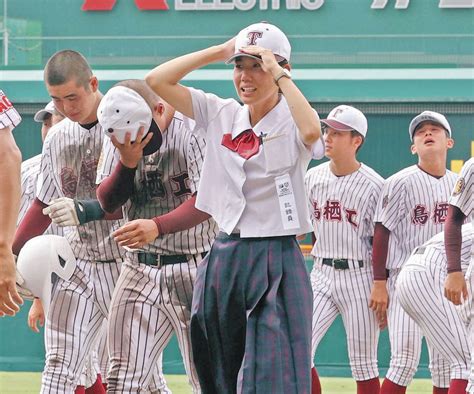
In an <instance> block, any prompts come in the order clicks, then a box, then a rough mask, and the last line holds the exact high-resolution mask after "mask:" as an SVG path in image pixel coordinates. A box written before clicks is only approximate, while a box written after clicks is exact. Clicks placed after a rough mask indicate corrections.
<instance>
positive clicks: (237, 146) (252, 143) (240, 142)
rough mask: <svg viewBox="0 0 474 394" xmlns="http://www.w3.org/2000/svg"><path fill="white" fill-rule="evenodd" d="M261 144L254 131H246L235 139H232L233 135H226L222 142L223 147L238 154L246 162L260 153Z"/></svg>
mask: <svg viewBox="0 0 474 394" xmlns="http://www.w3.org/2000/svg"><path fill="white" fill-rule="evenodd" d="M260 144H261V140H260V138H259V137H257V136H256V135H255V133H254V132H253V131H252V129H248V130H245V131H244V132H242V133H240V134H239V135H238V136H237V137H235V138H234V139H232V134H231V133H228V134H224V136H223V137H222V141H221V145H223V146H225V147H226V148H229V149H230V150H231V151H233V152H237V153H238V154H239V155H240V156H242V157H243V158H244V159H245V160H247V159H250V158H251V157H252V156H253V155H256V154H257V153H258V150H259V147H260Z"/></svg>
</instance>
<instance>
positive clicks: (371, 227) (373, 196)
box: [366, 181, 384, 236]
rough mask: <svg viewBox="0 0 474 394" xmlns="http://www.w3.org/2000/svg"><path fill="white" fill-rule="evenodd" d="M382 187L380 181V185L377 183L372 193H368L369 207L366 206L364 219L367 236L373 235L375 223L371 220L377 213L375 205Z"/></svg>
mask: <svg viewBox="0 0 474 394" xmlns="http://www.w3.org/2000/svg"><path fill="white" fill-rule="evenodd" d="M383 185H384V183H383V181H381V182H380V183H377V184H376V185H374V186H373V191H372V193H370V201H369V205H368V206H367V213H366V217H367V218H368V219H367V223H366V224H367V229H368V231H369V234H371V236H373V235H374V228H375V221H374V220H373V218H374V217H375V214H376V211H377V205H378V203H379V200H380V198H379V197H380V195H381V194H382V190H383Z"/></svg>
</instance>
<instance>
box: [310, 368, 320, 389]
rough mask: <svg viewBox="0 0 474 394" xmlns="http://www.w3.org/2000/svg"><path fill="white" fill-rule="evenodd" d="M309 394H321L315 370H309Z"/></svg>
mask: <svg viewBox="0 0 474 394" xmlns="http://www.w3.org/2000/svg"><path fill="white" fill-rule="evenodd" d="M311 394H321V382H320V381H319V376H318V372H317V371H316V368H315V367H313V368H311Z"/></svg>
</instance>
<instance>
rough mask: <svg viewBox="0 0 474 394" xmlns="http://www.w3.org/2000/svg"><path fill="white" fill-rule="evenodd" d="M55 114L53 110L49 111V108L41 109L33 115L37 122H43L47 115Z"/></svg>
mask: <svg viewBox="0 0 474 394" xmlns="http://www.w3.org/2000/svg"><path fill="white" fill-rule="evenodd" d="M48 115H49V116H53V111H48V110H47V109H44V108H43V109H40V110H39V111H38V112H37V113H36V114H35V116H34V117H33V119H34V121H35V122H38V123H41V122H43V121H44V120H45V119H46V118H47V117H48Z"/></svg>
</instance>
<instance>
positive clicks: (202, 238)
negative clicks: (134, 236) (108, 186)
mask: <svg viewBox="0 0 474 394" xmlns="http://www.w3.org/2000/svg"><path fill="white" fill-rule="evenodd" d="M204 153H205V142H204V140H203V139H202V138H201V137H200V136H199V135H198V134H193V133H191V132H190V131H189V128H188V127H186V125H185V119H184V118H183V115H181V114H179V113H175V115H174V118H173V120H172V121H171V123H170V125H169V126H168V128H167V129H166V130H165V131H164V132H163V143H162V145H161V147H160V149H159V150H158V151H157V152H156V153H153V154H151V155H148V156H145V157H143V159H142V160H141V161H140V163H139V164H138V169H137V172H136V176H135V192H134V195H133V196H132V198H131V200H129V201H128V202H127V204H126V205H125V206H124V218H125V219H126V220H134V219H146V218H152V217H155V216H159V215H162V214H164V213H167V212H169V211H171V210H173V209H174V208H176V207H178V206H179V205H181V204H182V203H183V202H184V201H186V200H187V199H189V198H190V197H191V195H192V194H193V193H195V192H196V191H197V188H198V183H199V178H200V174H201V166H202V162H203V158H204ZM102 154H103V157H101V159H100V165H99V169H98V174H97V182H98V183H100V182H101V181H102V180H103V179H104V178H106V177H107V176H109V175H110V174H111V172H112V171H113V169H114V168H115V165H116V164H117V163H118V161H119V158H120V155H119V152H118V150H117V149H116V148H115V147H114V146H113V145H112V142H111V141H110V139H108V138H107V139H105V142H104V149H103V152H102ZM217 231H218V230H217V226H216V224H215V222H214V221H213V220H212V219H210V220H207V221H205V222H203V223H201V224H198V225H197V226H196V227H193V228H192V229H189V230H185V231H181V232H179V233H175V234H166V235H163V236H160V237H158V238H157V239H156V240H155V241H154V242H153V243H151V244H149V245H146V246H144V247H143V250H146V251H149V252H152V253H156V254H166V255H173V254H196V253H202V252H205V251H207V250H209V249H210V247H211V244H212V242H213V240H214V238H215V237H216V235H217Z"/></svg>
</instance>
